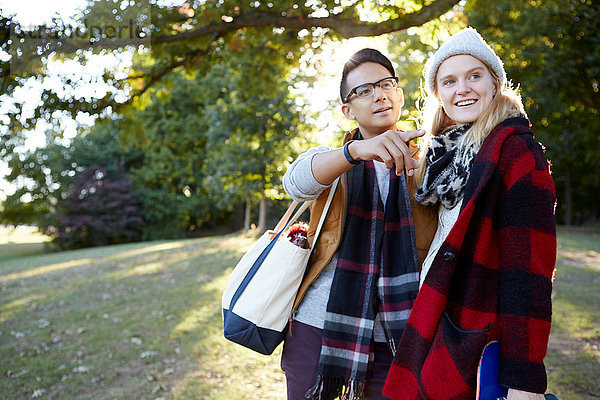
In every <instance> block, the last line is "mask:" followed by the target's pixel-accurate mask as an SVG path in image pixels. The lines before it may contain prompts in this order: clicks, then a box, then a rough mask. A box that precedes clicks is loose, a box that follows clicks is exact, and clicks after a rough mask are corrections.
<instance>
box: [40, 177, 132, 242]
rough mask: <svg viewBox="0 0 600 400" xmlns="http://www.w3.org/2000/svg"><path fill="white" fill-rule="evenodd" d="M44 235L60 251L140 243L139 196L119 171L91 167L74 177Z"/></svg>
mask: <svg viewBox="0 0 600 400" xmlns="http://www.w3.org/2000/svg"><path fill="white" fill-rule="evenodd" d="M58 209H59V210H61V212H59V213H58V214H57V215H55V216H54V218H53V219H54V220H55V221H56V223H55V224H53V225H51V226H47V227H46V229H45V232H44V233H46V234H49V235H50V236H53V237H54V242H55V243H56V244H57V245H58V246H59V247H60V248H61V249H72V248H80V247H90V246H105V245H109V244H117V243H125V242H134V241H139V240H140V239H141V238H142V230H143V219H142V207H141V201H140V194H139V193H136V192H135V191H134V190H133V188H132V181H131V178H130V177H129V176H128V175H127V174H126V173H125V172H124V171H123V170H122V169H120V168H117V169H113V170H112V171H109V170H106V169H104V168H101V167H99V166H92V167H90V168H88V169H86V170H85V171H82V172H80V173H79V174H77V175H76V176H75V177H74V178H73V185H72V188H71V191H70V192H69V194H68V195H67V197H66V198H65V199H64V200H61V201H59V203H58Z"/></svg>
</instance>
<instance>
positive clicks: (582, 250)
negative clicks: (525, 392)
mask: <svg viewBox="0 0 600 400" xmlns="http://www.w3.org/2000/svg"><path fill="white" fill-rule="evenodd" d="M597 238H600V236H595V235H583V234H581V233H571V232H561V233H560V234H559V251H558V260H557V271H556V279H555V282H554V298H553V315H552V333H551V335H550V344H549V349H548V355H547V357H546V359H545V363H546V366H547V369H548V378H549V389H550V390H551V391H552V392H554V393H556V394H557V395H559V397H560V398H561V399H563V400H570V399H573V400H575V399H577V400H579V399H582V400H591V399H598V398H600V329H599V326H600V294H599V293H598V287H600V254H598V250H599V247H600V244H599V242H598V241H596V239H597Z"/></svg>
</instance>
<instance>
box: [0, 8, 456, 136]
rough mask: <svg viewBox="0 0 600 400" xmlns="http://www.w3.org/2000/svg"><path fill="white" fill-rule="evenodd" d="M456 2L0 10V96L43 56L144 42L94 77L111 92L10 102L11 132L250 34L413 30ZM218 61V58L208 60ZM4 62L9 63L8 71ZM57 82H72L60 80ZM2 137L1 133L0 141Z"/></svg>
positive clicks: (206, 57)
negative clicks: (49, 17) (126, 69)
mask: <svg viewBox="0 0 600 400" xmlns="http://www.w3.org/2000/svg"><path fill="white" fill-rule="evenodd" d="M456 3H458V0H433V1H431V0H396V1H394V2H384V1H378V2H375V3H371V2H364V1H362V0H361V1H357V2H354V3H352V4H348V5H341V4H339V2H338V1H329V0H328V1H321V2H312V3H296V2H294V1H287V0H286V1H279V2H268V3H263V2H256V1H246V2H241V3H240V2H239V1H233V0H218V1H217V0H209V1H202V2H191V1H183V2H182V4H181V6H176V7H173V6H168V5H161V4H157V3H154V2H152V3H150V2H148V3H146V2H145V1H143V0H136V1H130V2H126V3H123V2H121V3H115V2H114V1H112V0H96V1H90V2H89V3H88V6H87V8H86V9H85V10H84V11H83V13H82V14H81V15H80V16H78V18H77V23H76V24H75V25H74V26H70V25H69V24H67V23H65V22H64V21H60V20H56V19H55V20H53V21H52V23H51V24H48V26H43V27H36V28H34V29H29V28H26V27H22V26H20V25H19V24H18V23H16V21H15V20H14V18H12V17H11V16H6V15H3V13H2V11H1V10H0V15H2V16H1V19H0V29H1V34H0V39H2V42H0V50H2V51H4V52H6V53H8V54H10V55H12V59H10V60H9V61H6V62H3V63H2V64H1V65H0V68H1V69H0V73H1V86H2V89H3V92H4V93H6V94H12V93H13V92H14V90H15V88H17V87H18V86H20V85H23V84H24V82H26V81H27V80H28V78H31V77H37V78H39V77H43V76H44V75H45V74H47V73H48V70H47V65H48V63H47V60H48V59H50V58H53V59H69V58H71V59H74V60H78V61H79V62H81V63H85V62H87V60H88V59H89V57H90V55H91V54H99V53H106V52H107V51H108V52H115V53H121V52H124V51H132V50H133V49H135V48H136V47H137V46H138V45H142V46H143V47H145V49H146V51H141V52H140V53H139V54H140V56H139V57H138V58H137V59H136V65H135V66H134V68H133V69H132V73H131V74H130V75H129V76H128V77H127V78H126V79H122V78H119V77H118V76H117V75H118V74H116V73H115V72H114V71H106V72H105V74H104V77H103V78H104V81H105V82H107V83H109V84H110V85H111V86H112V87H113V89H114V90H110V91H108V92H106V93H104V94H103V95H101V96H98V97H90V98H87V99H86V98H81V97H79V96H69V95H65V93H64V92H63V91H61V92H60V93H59V92H57V91H56V90H53V89H45V90H44V92H43V93H42V103H41V104H40V105H39V106H37V108H36V111H35V113H34V115H33V116H31V118H26V119H23V118H20V117H18V116H19V115H20V114H21V111H22V110H20V109H18V108H19V107H17V109H15V110H14V112H11V113H10V116H11V123H10V125H11V129H10V130H11V131H12V132H13V134H14V133H17V132H19V131H20V130H22V129H28V128H31V127H32V126H33V125H34V123H35V121H37V120H38V119H40V118H43V119H46V120H52V119H53V118H56V116H53V115H54V111H55V110H62V111H65V112H67V113H69V114H71V115H72V116H76V115H77V113H78V112H82V111H83V112H87V113H89V114H91V115H100V114H101V113H102V112H103V111H104V110H105V109H107V108H108V107H111V108H112V109H114V108H116V107H119V106H120V105H122V104H124V102H123V101H122V100H119V96H122V90H124V89H125V90H130V89H131V91H130V95H129V100H128V101H127V102H125V103H126V104H130V103H131V102H133V101H135V99H137V98H139V96H141V95H142V94H143V93H145V92H146V91H147V90H148V89H149V88H150V87H153V86H154V85H155V84H157V83H159V82H160V81H161V80H162V79H163V78H164V77H165V76H166V75H167V74H168V73H170V72H171V71H173V70H175V69H177V68H186V69H188V70H199V69H202V66H203V65H206V66H210V65H212V60H213V59H214V56H215V55H218V53H219V52H220V51H221V50H223V48H226V47H235V46H238V45H239V44H240V43H243V41H244V40H246V39H245V38H248V37H251V36H253V35H254V34H255V32H257V31H267V32H268V34H269V35H271V36H280V37H287V38H289V40H290V41H298V40H301V41H303V42H304V43H306V44H308V45H310V44H312V43H316V42H318V41H319V40H320V39H322V37H323V36H324V35H330V36H334V37H343V38H350V37H356V36H373V35H382V34H385V33H389V32H398V31H403V30H406V29H407V28H409V27H414V26H420V25H422V24H424V23H426V22H427V21H430V20H432V19H435V18H437V17H439V16H440V15H442V14H444V13H445V12H446V11H448V10H449V9H450V8H451V7H452V6H453V5H455V4H456ZM217 58H218V57H217ZM11 66H12V68H11ZM63 81H64V83H65V86H76V85H77V82H75V81H74V80H73V79H72V78H69V77H66V76H64V77H63ZM5 139H6V138H5Z"/></svg>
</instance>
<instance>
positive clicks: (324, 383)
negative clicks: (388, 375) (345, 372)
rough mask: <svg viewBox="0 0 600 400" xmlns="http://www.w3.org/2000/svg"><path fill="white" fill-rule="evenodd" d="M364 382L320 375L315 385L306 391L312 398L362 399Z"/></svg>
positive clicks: (327, 399) (323, 399)
mask: <svg viewBox="0 0 600 400" xmlns="http://www.w3.org/2000/svg"><path fill="white" fill-rule="evenodd" d="M364 390H365V384H364V382H356V381H350V380H347V379H344V378H337V377H323V376H318V377H317V382H316V383H315V385H314V386H313V387H312V388H310V389H308V391H307V392H306V395H305V396H304V397H306V398H307V399H311V400H334V399H336V398H340V399H341V400H360V399H362V398H363V396H364Z"/></svg>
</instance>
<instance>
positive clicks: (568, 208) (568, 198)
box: [565, 167, 573, 226]
mask: <svg viewBox="0 0 600 400" xmlns="http://www.w3.org/2000/svg"><path fill="white" fill-rule="evenodd" d="M572 212H573V188H572V185H571V168H570V167H568V168H567V169H566V171H565V225H567V226H571V224H572V223H573V221H572V216H573V214H572Z"/></svg>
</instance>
